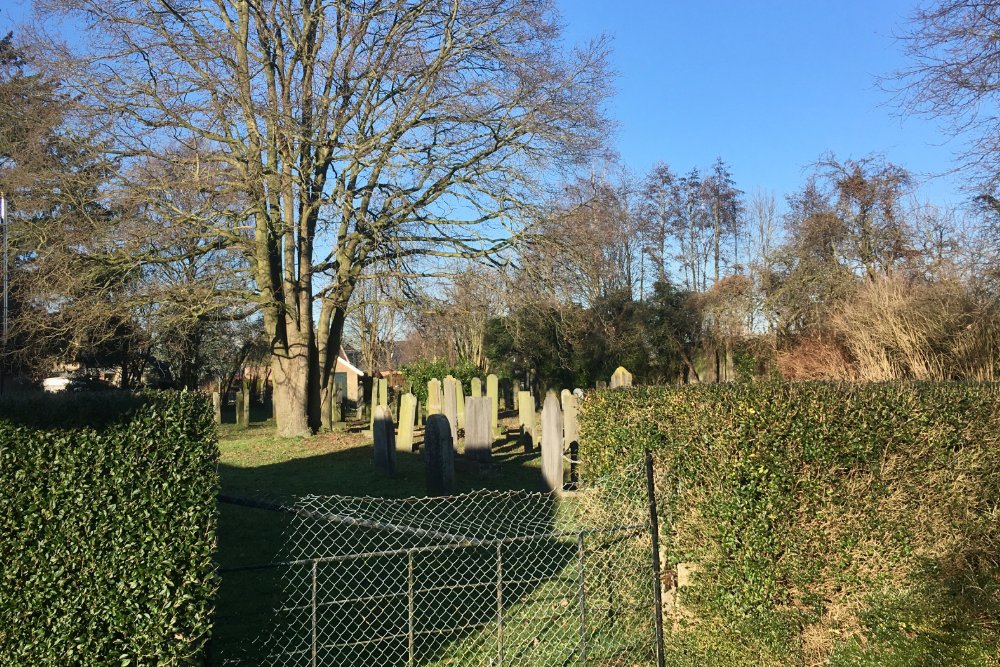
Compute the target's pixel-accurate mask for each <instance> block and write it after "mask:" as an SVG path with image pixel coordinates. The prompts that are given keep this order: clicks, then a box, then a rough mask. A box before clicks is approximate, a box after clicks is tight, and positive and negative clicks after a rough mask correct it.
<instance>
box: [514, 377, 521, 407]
mask: <svg viewBox="0 0 1000 667" xmlns="http://www.w3.org/2000/svg"><path fill="white" fill-rule="evenodd" d="M520 393H521V381H520V380H518V381H517V382H515V383H514V409H515V410H517V409H518V398H517V397H518V396H519V395H520Z"/></svg>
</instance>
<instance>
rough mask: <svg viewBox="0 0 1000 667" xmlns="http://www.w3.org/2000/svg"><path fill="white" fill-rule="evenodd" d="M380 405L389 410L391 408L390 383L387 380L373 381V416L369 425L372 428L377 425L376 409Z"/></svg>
mask: <svg viewBox="0 0 1000 667" xmlns="http://www.w3.org/2000/svg"><path fill="white" fill-rule="evenodd" d="M379 405H381V406H382V407H383V408H386V409H387V410H388V408H389V381H388V380H386V379H385V378H378V379H375V380H372V416H371V421H370V424H369V426H371V427H372V428H374V425H375V408H376V407H377V406H379Z"/></svg>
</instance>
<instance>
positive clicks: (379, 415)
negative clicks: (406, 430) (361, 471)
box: [372, 405, 396, 475]
mask: <svg viewBox="0 0 1000 667" xmlns="http://www.w3.org/2000/svg"><path fill="white" fill-rule="evenodd" d="M372 437H373V438H374V440H375V469H376V470H378V471H379V472H380V473H382V474H383V475H392V474H393V473H395V472H396V425H395V424H393V423H392V414H391V413H390V412H389V409H388V408H384V407H382V406H381V405H376V406H375V421H374V423H373V424H372Z"/></svg>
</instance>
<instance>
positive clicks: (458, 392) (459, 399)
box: [455, 380, 465, 431]
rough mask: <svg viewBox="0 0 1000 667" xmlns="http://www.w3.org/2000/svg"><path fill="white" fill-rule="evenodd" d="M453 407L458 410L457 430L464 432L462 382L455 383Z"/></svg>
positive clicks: (463, 392) (463, 393)
mask: <svg viewBox="0 0 1000 667" xmlns="http://www.w3.org/2000/svg"><path fill="white" fill-rule="evenodd" d="M455 407H457V408H458V430H460V431H463V430H465V389H464V388H463V387H462V381H461V380H456V381H455Z"/></svg>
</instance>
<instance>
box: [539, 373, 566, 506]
mask: <svg viewBox="0 0 1000 667" xmlns="http://www.w3.org/2000/svg"><path fill="white" fill-rule="evenodd" d="M562 427H563V416H562V410H560V409H559V396H558V395H557V394H556V392H555V391H552V390H549V392H548V393H547V394H546V395H545V403H544V404H543V405H542V477H543V478H545V484H546V486H548V487H549V490H550V491H561V490H562V488H563V428H562Z"/></svg>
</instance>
